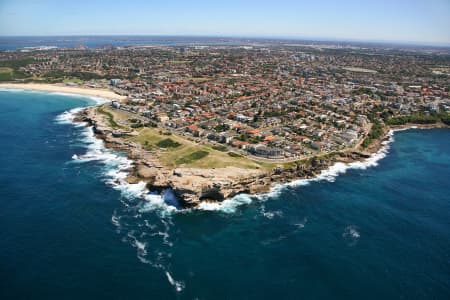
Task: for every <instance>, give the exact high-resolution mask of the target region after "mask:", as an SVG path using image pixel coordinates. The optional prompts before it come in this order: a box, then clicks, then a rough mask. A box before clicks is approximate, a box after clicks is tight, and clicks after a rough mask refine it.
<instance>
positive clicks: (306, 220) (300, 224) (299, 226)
mask: <svg viewBox="0 0 450 300" xmlns="http://www.w3.org/2000/svg"><path fill="white" fill-rule="evenodd" d="M306 223H308V218H307V217H304V218H303V220H302V221H301V222H299V223H295V224H294V225H295V226H297V227H298V228H304V227H305V226H306Z"/></svg>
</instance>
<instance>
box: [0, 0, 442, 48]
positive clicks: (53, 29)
mask: <svg viewBox="0 0 450 300" xmlns="http://www.w3.org/2000/svg"><path fill="white" fill-rule="evenodd" d="M94 34H137V35H141V34H148V35H208V36H270V37H298V38H311V39H314V38H323V39H343V40H373V41H400V42H422V43H438V44H450V0H409V1H407V0H377V1H368V0H366V1H365V0H360V1H356V0H341V1H338V0H336V1H332V0H315V1H312V0H310V1H302V0H297V1H294V0H273V1H266V0H258V1H257V0H255V1H253V0H248V1H245V0H240V1H237V0H225V1H203V0H198V1H181V0H164V1H152V0H148V1H144V0H136V1H133V0H128V1H123V0H109V1H106V0H99V1H97V0H78V1H77V0H73V1H66V0H40V1H39V0H0V35H94Z"/></svg>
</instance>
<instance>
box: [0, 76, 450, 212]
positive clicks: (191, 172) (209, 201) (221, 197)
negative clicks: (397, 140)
mask: <svg viewBox="0 0 450 300" xmlns="http://www.w3.org/2000/svg"><path fill="white" fill-rule="evenodd" d="M0 88H6V89H19V90H22V89H23V90H35V91H42V92H50V93H65V94H73V95H80V96H88V97H89V96H90V97H101V98H105V99H120V98H121V97H123V96H119V95H116V94H114V93H113V92H112V91H106V90H98V89H97V90H95V89H83V88H73V87H65V86H59V85H50V84H47V85H40V84H0ZM80 90H82V91H83V93H79V92H80ZM96 109H97V106H94V107H84V108H76V109H74V110H72V113H73V118H72V119H71V120H70V121H71V122H72V123H78V124H84V125H87V126H89V127H92V130H93V137H94V138H96V139H99V140H101V141H102V142H103V144H104V147H105V148H106V149H112V150H119V151H124V152H125V153H126V154H127V157H128V159H129V160H130V161H131V163H130V164H129V165H127V166H126V169H124V170H120V172H121V173H122V174H123V173H126V175H124V176H122V177H121V178H120V181H122V183H127V184H132V185H139V186H140V187H141V188H140V189H141V193H140V196H144V198H145V199H147V200H149V199H148V197H147V196H146V195H147V191H153V192H154V191H156V192H159V193H160V194H161V199H159V200H158V205H159V207H161V206H162V204H163V202H164V200H163V199H162V193H163V192H164V191H165V190H167V189H170V190H172V191H173V192H174V194H175V195H176V196H177V197H178V198H179V200H180V205H181V207H182V208H199V209H202V210H222V211H223V210H226V211H234V210H235V209H236V207H237V206H239V205H241V204H245V203H250V202H251V201H252V198H259V199H264V198H266V197H267V195H271V194H272V193H276V192H277V191H278V190H280V189H282V188H292V187H296V186H301V185H305V184H308V183H309V182H311V181H320V180H329V181H333V180H334V178H335V177H336V176H338V175H339V174H343V173H345V171H346V170H347V169H352V168H362V169H365V168H367V167H371V166H376V165H377V164H378V163H377V162H378V161H379V160H380V159H382V158H384V157H385V156H386V153H387V151H388V149H389V144H390V143H391V142H392V141H393V134H394V132H396V131H402V130H407V129H414V128H421V129H431V128H439V127H446V128H448V127H449V126H447V125H445V124H441V123H437V124H429V125H420V124H405V125H401V126H389V127H386V130H385V133H384V135H382V136H381V137H380V138H379V139H377V140H374V141H373V143H372V144H371V145H370V146H369V147H368V148H366V149H363V150H361V149H356V150H352V151H346V152H336V153H333V154H332V155H325V156H317V157H314V158H311V159H309V160H307V161H302V162H301V164H293V165H291V166H289V167H287V166H282V165H279V166H278V167H275V168H274V169H273V170H271V171H267V170H266V171H262V170H259V171H258V172H248V173H246V172H245V171H246V170H245V169H240V168H234V167H226V168H218V169H216V168H212V169H207V168H205V169H193V168H175V169H174V168H169V167H166V166H164V165H163V164H162V163H161V161H159V160H158V158H157V156H156V155H155V153H154V152H148V151H146V150H144V149H143V148H142V146H141V145H139V144H137V143H132V142H130V141H127V140H125V139H123V138H122V137H117V136H114V134H113V132H114V131H115V130H114V129H113V128H111V127H110V126H109V124H108V122H107V120H105V116H104V115H102V114H99V113H96ZM63 114H64V113H63ZM229 173H234V176H225V175H224V174H229ZM186 178H188V179H189V180H188V181H187V182H186ZM114 184H116V185H118V184H121V183H120V182H115V183H113V185H114ZM152 196H153V197H154V195H152Z"/></svg>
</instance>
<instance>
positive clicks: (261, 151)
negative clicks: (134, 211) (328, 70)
mask: <svg viewBox="0 0 450 300" xmlns="http://www.w3.org/2000/svg"><path fill="white" fill-rule="evenodd" d="M247 150H248V152H250V153H251V154H254V155H256V156H262V157H266V158H284V156H283V150H281V149H278V148H272V147H267V146H264V145H261V144H259V145H255V146H249V147H247Z"/></svg>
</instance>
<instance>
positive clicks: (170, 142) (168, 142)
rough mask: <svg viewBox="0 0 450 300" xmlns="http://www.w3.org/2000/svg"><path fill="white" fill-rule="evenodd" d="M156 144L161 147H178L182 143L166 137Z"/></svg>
mask: <svg viewBox="0 0 450 300" xmlns="http://www.w3.org/2000/svg"><path fill="white" fill-rule="evenodd" d="M156 145H157V146H158V147H160V148H177V147H180V146H181V144H180V143H178V142H175V141H174V140H172V139H164V140H162V141H159V142H158V143H156Z"/></svg>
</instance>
